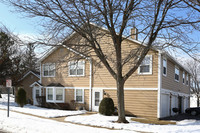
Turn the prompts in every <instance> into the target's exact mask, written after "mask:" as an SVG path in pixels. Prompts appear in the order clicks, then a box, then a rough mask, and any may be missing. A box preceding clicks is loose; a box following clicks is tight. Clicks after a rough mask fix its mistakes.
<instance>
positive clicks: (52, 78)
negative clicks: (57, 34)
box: [32, 29, 190, 118]
mask: <svg viewBox="0 0 200 133" xmlns="http://www.w3.org/2000/svg"><path fill="white" fill-rule="evenodd" d="M103 30H105V29H102V31H103ZM79 38H80V36H78V35H77V34H76V33H74V34H72V35H71V36H70V38H68V39H67V40H65V42H70V41H77V40H78V39H79ZM100 41H101V44H102V45H105V48H106V49H109V46H106V44H107V42H112V41H111V38H108V37H104V38H101V40H100ZM65 42H64V43H65ZM122 45H123V48H132V47H137V46H139V45H141V43H140V42H139V41H137V40H134V39H131V38H129V39H126V40H124V42H123V44H122ZM123 51H125V49H123ZM73 55H78V56H80V57H82V59H80V60H78V61H75V60H71V59H70V57H72V56H73ZM96 60H98V59H97V58H96V57H85V56H84V55H82V54H80V53H78V52H77V51H75V50H72V49H70V48H67V47H56V48H53V49H52V50H51V51H49V52H48V53H46V54H45V55H44V56H43V58H41V59H40V73H41V74H40V82H35V83H34V84H32V87H33V90H34V91H37V90H39V94H40V95H43V96H46V102H48V103H56V104H57V103H69V104H71V102H73V101H76V103H78V104H79V106H84V107H85V108H86V109H87V110H91V111H98V108H99V103H100V101H101V100H102V99H103V97H111V98H112V99H113V101H114V104H115V106H116V107H117V93H116V82H115V80H114V79H113V77H112V76H111V75H110V73H109V72H108V71H107V69H106V68H105V67H104V66H103V65H102V64H101V65H100V66H97V65H95V63H96V62H97V61H96ZM144 60H145V61H143V63H142V64H141V65H140V67H139V68H138V70H137V71H136V72H135V73H134V74H133V75H132V76H131V77H130V78H129V79H128V80H127V81H126V83H125V86H124V98H125V110H126V114H127V115H136V116H145V117H156V118H161V117H166V116H170V115H174V114H175V113H173V112H172V108H175V107H177V108H180V109H181V110H180V112H184V110H185V109H186V108H187V107H189V94H190V91H189V81H190V79H189V73H188V71H187V70H186V69H185V68H184V67H183V66H182V65H181V64H179V63H178V62H177V61H176V60H175V59H174V58H172V57H171V56H170V55H169V54H168V53H166V52H164V51H161V50H158V49H151V50H150V51H149V52H148V55H147V56H146V57H145V59H144ZM36 88H37V89H36ZM33 99H36V98H35V97H33Z"/></svg>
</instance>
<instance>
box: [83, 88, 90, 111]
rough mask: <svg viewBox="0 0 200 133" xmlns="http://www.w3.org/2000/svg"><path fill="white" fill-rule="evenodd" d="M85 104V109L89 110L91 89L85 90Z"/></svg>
mask: <svg viewBox="0 0 200 133" xmlns="http://www.w3.org/2000/svg"><path fill="white" fill-rule="evenodd" d="M84 103H85V109H86V110H89V89H85V90H84Z"/></svg>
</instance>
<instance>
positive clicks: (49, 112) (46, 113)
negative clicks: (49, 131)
mask: <svg viewBox="0 0 200 133" xmlns="http://www.w3.org/2000/svg"><path fill="white" fill-rule="evenodd" d="M7 101H8V100H7V94H2V98H0V109H7V104H8V103H7ZM10 110H12V111H18V112H22V113H28V114H32V115H37V116H42V117H47V118H52V117H60V116H70V115H78V114H84V113H85V112H86V111H85V110H83V111H69V110H58V109H47V108H41V107H37V106H33V105H25V106H24V107H23V108H21V107H19V106H18V105H17V104H16V103H15V102H14V98H12V96H11V98H10Z"/></svg>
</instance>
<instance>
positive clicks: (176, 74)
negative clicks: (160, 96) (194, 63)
mask: <svg viewBox="0 0 200 133" xmlns="http://www.w3.org/2000/svg"><path fill="white" fill-rule="evenodd" d="M174 78H175V81H177V82H179V68H178V67H175V75H174Z"/></svg>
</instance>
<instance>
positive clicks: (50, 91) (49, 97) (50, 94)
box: [47, 88, 53, 100]
mask: <svg viewBox="0 0 200 133" xmlns="http://www.w3.org/2000/svg"><path fill="white" fill-rule="evenodd" d="M47 100H53V88H47Z"/></svg>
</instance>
